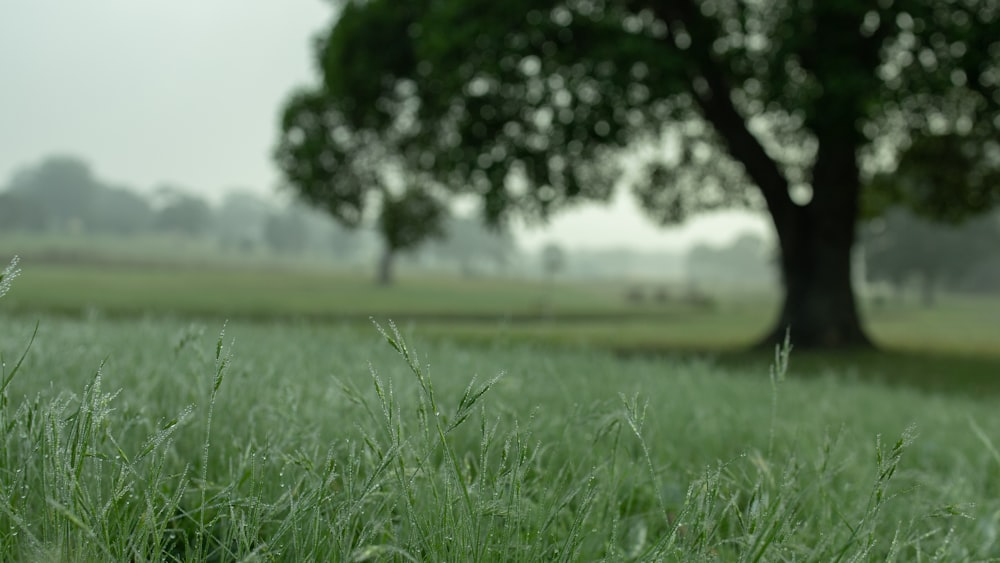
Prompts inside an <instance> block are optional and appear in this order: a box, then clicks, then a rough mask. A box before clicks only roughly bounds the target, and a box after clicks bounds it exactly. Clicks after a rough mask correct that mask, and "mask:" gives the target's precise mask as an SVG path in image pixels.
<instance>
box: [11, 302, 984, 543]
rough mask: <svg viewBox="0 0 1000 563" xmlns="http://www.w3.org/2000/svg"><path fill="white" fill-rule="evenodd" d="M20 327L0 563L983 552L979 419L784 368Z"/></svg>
mask: <svg viewBox="0 0 1000 563" xmlns="http://www.w3.org/2000/svg"><path fill="white" fill-rule="evenodd" d="M33 326H34V325H32V324H26V323H25V322H24V321H21V320H5V319H0V349H2V350H3V353H4V358H5V359H6V360H7V361H6V362H5V363H4V368H3V379H2V381H3V402H2V410H0V423H2V428H0V431H2V436H0V439H2V441H3V451H2V455H3V458H2V465H0V559H2V560H25V561H29V560H30V561H46V560H51V561H65V560H73V561H90V560H93V561H109V560H114V561H152V560H156V561H159V560H168V561H306V560H328V561H424V560H433V561H456V560H480V561H580V560H587V561H590V560H609V561H623V560H642V561H647V560H665V561H677V560H695V561H704V560H721V561H774V560H796V561H799V560H802V561H869V560H883V559H885V560H898V561H925V560H926V561H961V560H985V559H989V558H991V557H992V558H998V557H1000V540H998V537H997V534H998V531H1000V500H998V498H1000V480H998V479H996V476H997V475H998V474H1000V456H998V455H997V453H996V452H997V448H996V445H997V436H998V435H1000V415H998V414H997V413H996V411H995V409H993V408H991V405H989V404H987V403H986V402H980V401H975V400H971V399H962V398H947V397H939V396H933V395H924V394H920V393H917V392H912V391H901V390H889V389H887V388H883V387H879V386H876V385H869V384H863V383H857V382H854V383H850V382H846V381H844V380H842V379H839V378H837V377H833V376H831V377H827V378H822V379H810V380H808V381H802V380H798V379H796V377H795V372H794V357H792V359H791V364H789V363H788V355H787V352H788V349H787V348H786V349H785V350H783V351H781V353H780V354H779V356H778V361H777V362H776V367H775V371H774V372H773V374H772V375H771V376H770V377H769V376H768V374H766V373H765V374H756V373H739V372H733V371H729V372H727V371H723V370H721V369H719V368H718V367H716V366H714V365H712V364H711V363H710V362H704V361H700V362H694V361H692V362H686V363H685V362H655V361H640V360H633V361H621V360H616V359H615V358H613V357H611V356H608V355H603V354H597V353H591V352H586V351H583V350H580V351H550V350H546V349H544V348H531V347H526V346H510V345H502V346H501V345H498V346H496V347H495V348H493V349H487V348H479V349H470V348H464V347H461V346H457V345H452V344H448V343H446V342H439V343H422V344H421V349H422V350H423V349H425V347H426V349H427V350H429V352H428V353H426V354H423V353H419V352H418V351H417V350H416V349H415V348H414V344H413V343H414V342H418V341H419V339H414V338H413V337H412V336H411V337H409V338H404V337H403V334H402V332H404V331H400V330H397V328H396V327H394V326H393V325H389V326H388V328H387V329H386V330H382V332H381V337H382V341H383V342H381V343H379V342H378V341H377V337H378V333H377V332H374V331H362V332H360V333H359V332H357V331H356V330H355V329H352V328H347V327H340V328H337V327H332V328H331V327H317V326H310V325H295V324H285V325H278V324H275V325H270V326H260V325H256V326H254V325H239V324H234V325H230V326H228V327H226V329H225V333H224V335H223V334H222V333H221V332H220V333H219V334H218V335H214V334H213V332H214V331H212V330H209V329H207V328H206V327H204V326H200V325H186V324H184V323H182V322H179V321H172V320H169V319H160V318H156V319H153V318H150V319H146V320H142V321H128V322H125V321H110V320H102V319H99V318H91V319H84V320H74V321H71V320H56V319H48V318H43V319H41V320H40V323H39V325H38V327H37V329H35V328H33ZM33 333H34V336H32V334H33ZM431 361H434V362H435V363H434V365H433V366H432V365H431V363H430V362H431ZM497 368H504V369H505V370H506V371H505V373H504V375H503V376H502V377H501V376H493V377H486V378H478V377H474V374H476V373H484V372H485V373H495V371H496V369H497ZM786 370H787V377H786ZM480 380H481V381H482V382H481V383H479V382H477V381H480ZM108 389H111V391H108ZM73 390H78V391H73Z"/></svg>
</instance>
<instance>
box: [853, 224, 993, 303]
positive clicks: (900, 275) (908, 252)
mask: <svg viewBox="0 0 1000 563" xmlns="http://www.w3.org/2000/svg"><path fill="white" fill-rule="evenodd" d="M862 249H863V252H864V260H865V273H866V275H867V278H868V279H869V280H871V281H883V282H887V283H889V284H891V285H892V286H893V287H894V288H895V289H896V291H897V294H901V292H902V290H903V288H904V287H905V285H906V284H907V283H908V282H910V281H919V283H920V284H921V292H922V296H923V300H924V303H925V304H926V305H932V304H933V303H934V297H935V293H936V291H937V290H938V289H939V288H941V287H951V288H957V287H959V286H960V285H961V284H962V282H963V281H964V280H965V279H966V277H967V276H968V275H969V273H970V272H972V271H974V270H975V269H976V267H977V266H978V265H980V264H982V263H983V262H985V261H987V260H988V259H989V258H990V257H993V256H996V255H997V249H1000V223H998V222H997V218H996V217H994V216H992V215H988V216H986V217H981V218H977V219H973V220H970V221H967V222H965V223H963V224H961V225H958V226H955V225H947V224H942V223H935V222H932V221H930V220H929V219H926V218H923V217H920V216H918V215H915V214H914V213H912V212H910V211H909V210H907V209H902V208H893V209H890V210H889V211H888V212H886V213H885V214H883V215H882V216H881V217H880V218H879V219H877V220H875V221H872V222H869V223H868V224H866V225H865V226H864V228H863V229H862Z"/></svg>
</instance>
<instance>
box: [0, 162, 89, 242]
mask: <svg viewBox="0 0 1000 563" xmlns="http://www.w3.org/2000/svg"><path fill="white" fill-rule="evenodd" d="M102 188H103V186H102V185H101V184H100V183H99V182H98V181H97V180H96V179H95V178H94V175H93V173H92V172H91V170H90V166H89V165H88V164H87V163H86V162H84V161H83V160H81V159H79V158H76V157H72V156H51V157H48V158H46V159H45V160H43V161H42V162H41V163H39V164H38V165H37V166H32V167H28V168H25V169H23V170H20V171H18V172H16V173H15V174H14V175H13V177H12V178H11V179H10V182H9V184H8V186H7V190H6V191H7V194H8V195H9V196H11V197H12V198H13V200H16V201H17V205H18V206H20V207H22V208H23V209H24V210H25V211H27V212H29V213H31V214H32V216H36V217H37V216H40V217H44V221H45V226H44V230H47V231H59V232H66V231H70V232H80V231H82V230H84V228H85V227H86V225H87V223H88V222H89V220H90V214H91V211H92V209H93V206H94V204H95V199H96V198H97V194H98V192H100V191H101V189H102ZM36 214H37V215H36Z"/></svg>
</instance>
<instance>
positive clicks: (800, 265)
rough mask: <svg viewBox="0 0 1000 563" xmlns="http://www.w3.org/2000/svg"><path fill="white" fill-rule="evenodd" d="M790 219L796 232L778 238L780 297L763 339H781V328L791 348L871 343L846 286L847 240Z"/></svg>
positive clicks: (848, 268) (771, 341)
mask: <svg viewBox="0 0 1000 563" xmlns="http://www.w3.org/2000/svg"><path fill="white" fill-rule="evenodd" d="M803 211H804V210H803ZM802 215H804V216H805V215H809V214H808V213H802ZM796 223H797V224H798V228H797V229H796V231H797V232H795V233H794V234H792V235H785V237H783V238H782V240H781V249H782V257H781V270H782V271H781V273H782V279H783V281H784V289H785V296H784V302H783V304H782V307H781V314H780V316H779V317H778V322H777V325H776V326H775V327H774V329H773V330H772V331H771V333H770V334H769V335H768V337H767V338H766V339H765V341H764V343H763V344H765V345H767V346H771V345H773V344H775V343H778V342H781V341H783V340H784V338H785V333H786V331H787V332H788V333H789V334H790V336H791V342H792V344H793V345H794V346H795V347H797V348H827V349H830V348H851V347H869V346H871V342H870V340H869V339H868V337H867V336H866V335H865V332H864V330H863V329H862V328H861V319H860V316H859V315H858V308H857V302H856V300H855V297H854V288H853V286H852V285H851V244H850V241H849V240H844V239H841V240H830V239H827V238H825V237H823V236H822V235H821V234H820V233H819V231H820V229H817V228H816V226H815V225H814V224H812V223H811V222H810V221H808V220H800V221H797V222H796ZM849 227H850V228H853V224H850V225H849ZM786 239H787V240H786Z"/></svg>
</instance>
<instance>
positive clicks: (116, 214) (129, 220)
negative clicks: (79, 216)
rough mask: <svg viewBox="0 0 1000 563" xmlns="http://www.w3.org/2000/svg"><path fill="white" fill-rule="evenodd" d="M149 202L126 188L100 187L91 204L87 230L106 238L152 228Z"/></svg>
mask: <svg viewBox="0 0 1000 563" xmlns="http://www.w3.org/2000/svg"><path fill="white" fill-rule="evenodd" d="M153 221H154V212H153V208H152V207H151V206H150V204H149V201H147V200H146V198H144V197H142V196H141V195H139V194H137V193H136V192H134V191H133V190H130V189H129V188H118V187H102V188H101V189H100V190H98V191H97V192H96V193H95V194H94V196H93V199H92V201H91V204H90V211H89V213H87V230H88V231H91V232H94V233H105V234H110V235H134V234H138V233H142V232H148V231H150V230H151V229H152V227H153Z"/></svg>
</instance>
